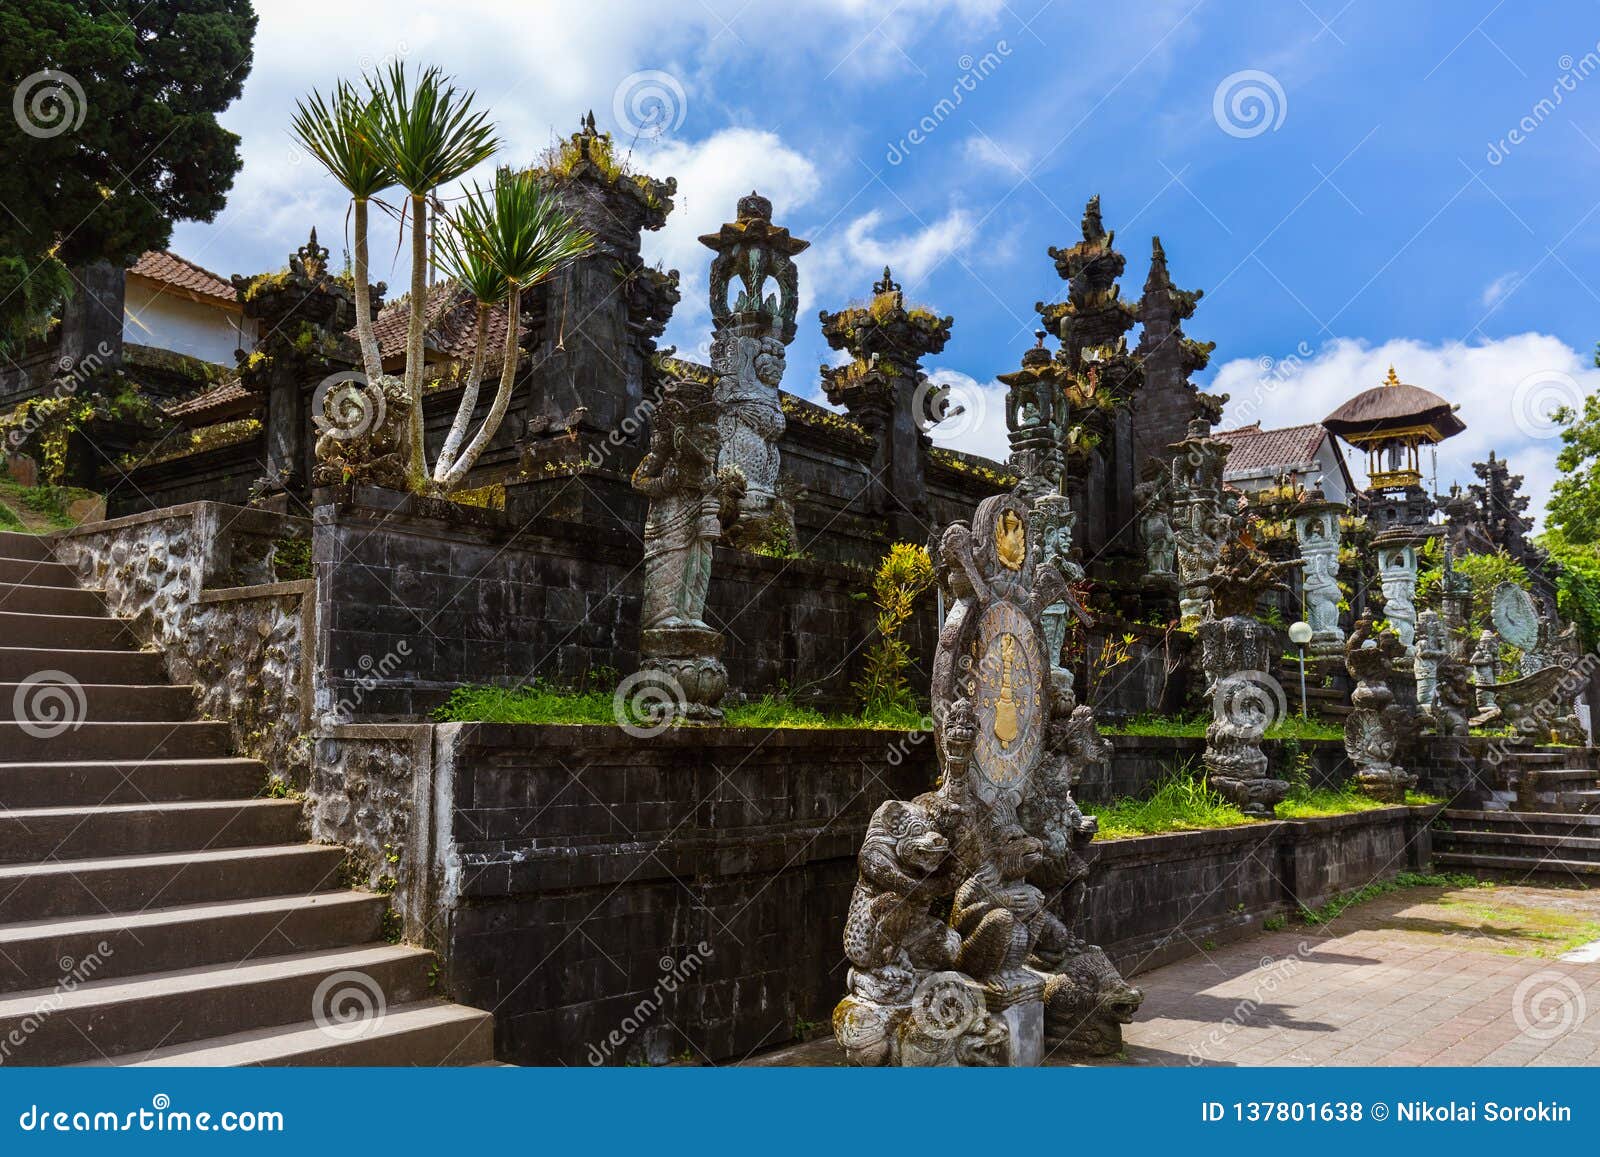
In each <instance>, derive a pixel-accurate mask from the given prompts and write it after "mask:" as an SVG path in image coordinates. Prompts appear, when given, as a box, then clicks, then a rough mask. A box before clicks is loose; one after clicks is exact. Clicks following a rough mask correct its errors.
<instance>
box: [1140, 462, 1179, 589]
mask: <svg viewBox="0 0 1600 1157" xmlns="http://www.w3.org/2000/svg"><path fill="white" fill-rule="evenodd" d="M1153 465H1155V466H1156V467H1157V468H1156V469H1154V470H1147V471H1146V472H1145V479H1144V481H1143V482H1140V483H1139V485H1137V486H1135V487H1134V488H1133V501H1134V508H1135V509H1136V510H1137V511H1138V512H1139V545H1140V546H1141V547H1143V548H1144V558H1145V572H1144V576H1143V578H1142V579H1141V582H1142V583H1143V584H1144V585H1145V586H1147V587H1154V588H1156V589H1158V590H1168V589H1171V588H1173V587H1175V586H1177V580H1178V574H1177V571H1176V570H1175V569H1174V567H1175V566H1176V565H1177V561H1178V545H1177V538H1176V536H1175V535H1174V534H1173V532H1172V493H1171V489H1170V487H1169V480H1168V477H1167V474H1166V472H1165V471H1163V470H1161V469H1160V468H1159V467H1160V464H1159V463H1153Z"/></svg>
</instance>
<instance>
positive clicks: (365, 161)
mask: <svg viewBox="0 0 1600 1157" xmlns="http://www.w3.org/2000/svg"><path fill="white" fill-rule="evenodd" d="M377 108H378V102H377V98H376V96H375V95H373V94H370V93H369V94H368V95H367V96H361V95H360V94H358V93H357V92H356V90H355V89H354V87H352V86H351V85H350V84H349V83H347V82H345V81H342V80H341V81H340V82H339V83H338V84H337V85H335V86H334V89H333V95H332V97H331V98H330V99H327V100H324V99H323V96H322V94H321V93H319V92H316V91H313V92H312V93H311V95H310V96H308V97H306V98H305V99H304V100H301V101H297V102H296V103H295V113H294V117H293V119H292V120H291V121H290V131H291V132H292V133H293V135H294V137H295V139H296V140H298V141H299V142H300V145H301V147H302V148H304V149H305V150H306V152H308V153H310V154H311V155H312V156H313V157H315V158H316V159H317V160H318V161H320V162H321V163H322V166H323V167H324V168H325V169H327V170H328V172H329V173H331V174H332V175H333V179H334V180H336V181H338V182H339V184H341V185H343V186H344V188H345V190H346V191H347V192H348V193H349V194H350V197H351V200H352V202H353V207H354V212H355V280H356V284H355V298H356V340H357V343H358V344H359V345H360V347H361V368H362V370H363V371H364V372H365V373H366V375H367V379H368V380H369V381H376V380H377V379H378V377H379V375H380V374H382V373H383V364H382V361H381V359H380V358H379V356H378V339H377V338H376V337H375V336H373V332H372V301H371V294H370V292H369V289H368V286H367V209H368V204H369V202H371V201H372V200H373V199H374V198H376V197H377V196H378V194H379V193H381V192H383V191H384V190H385V189H387V188H389V187H390V186H391V185H393V184H394V183H395V175H394V171H393V170H392V169H391V168H390V167H389V165H388V164H387V163H386V162H385V161H384V160H383V159H382V158H381V157H380V156H379V154H378V148H377V123H378V121H377Z"/></svg>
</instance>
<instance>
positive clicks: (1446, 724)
mask: <svg viewBox="0 0 1600 1157" xmlns="http://www.w3.org/2000/svg"><path fill="white" fill-rule="evenodd" d="M1473 710H1474V697H1473V687H1472V669H1471V668H1470V667H1468V666H1467V664H1466V663H1465V662H1463V661H1462V660H1461V659H1458V658H1456V657H1455V656H1454V655H1450V654H1446V655H1444V656H1443V657H1442V658H1441V659H1440V660H1439V669H1438V683H1437V685H1436V687H1435V689H1434V695H1433V726H1434V729H1435V730H1436V731H1437V732H1438V733H1439V734H1440V735H1445V736H1451V737H1459V736H1463V735H1467V734H1468V733H1469V726H1468V721H1469V720H1470V719H1471V717H1472V714H1473Z"/></svg>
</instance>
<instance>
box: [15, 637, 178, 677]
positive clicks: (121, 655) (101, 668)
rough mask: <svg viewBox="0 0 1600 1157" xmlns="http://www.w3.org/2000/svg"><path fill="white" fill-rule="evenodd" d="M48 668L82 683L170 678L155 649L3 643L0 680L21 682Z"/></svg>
mask: <svg viewBox="0 0 1600 1157" xmlns="http://www.w3.org/2000/svg"><path fill="white" fill-rule="evenodd" d="M46 671H49V672H56V673H59V674H61V675H65V676H67V677H68V678H71V679H75V680H77V681H78V682H79V683H164V682H166V679H167V675H166V667H165V665H164V664H163V663H162V659H161V656H160V655H158V654H156V653H155V652H154V651H65V650H58V649H56V648H54V647H4V646H0V683H20V682H22V681H23V680H24V679H31V678H33V677H34V676H35V675H38V674H40V673H41V672H46Z"/></svg>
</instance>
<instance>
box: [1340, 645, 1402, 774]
mask: <svg viewBox="0 0 1600 1157" xmlns="http://www.w3.org/2000/svg"><path fill="white" fill-rule="evenodd" d="M1405 658H1406V649H1405V647H1404V646H1403V645H1402V644H1401V642H1400V639H1399V636H1398V635H1396V634H1395V632H1394V631H1391V630H1384V631H1380V632H1378V633H1377V634H1376V635H1374V633H1373V626H1372V619H1371V618H1369V617H1364V618H1362V619H1361V620H1360V621H1358V622H1357V623H1356V627H1355V630H1353V631H1352V632H1350V641H1349V643H1348V644H1347V645H1346V647H1345V667H1346V669H1347V670H1348V671H1349V672H1350V676H1351V678H1353V679H1355V680H1356V689H1355V691H1354V692H1352V693H1351V696H1350V702H1351V704H1352V706H1353V707H1354V708H1355V709H1354V710H1353V711H1352V712H1351V713H1350V715H1349V717H1348V718H1347V719H1346V720H1345V726H1344V750H1345V754H1346V755H1347V756H1348V757H1349V759H1350V762H1351V763H1352V764H1353V765H1354V766H1355V769H1356V773H1355V780H1356V785H1357V786H1358V787H1360V789H1361V790H1362V791H1363V792H1365V793H1366V794H1367V795H1370V796H1371V797H1372V798H1374V799H1378V800H1383V801H1384V802H1386V803H1403V802H1404V801H1405V797H1406V792H1407V791H1409V790H1410V789H1411V788H1413V787H1415V786H1416V783H1417V777H1416V776H1414V775H1411V774H1409V773H1408V772H1406V771H1405V770H1404V769H1403V768H1401V767H1399V766H1397V765H1396V764H1395V762H1394V759H1395V753H1396V752H1397V751H1398V749H1399V747H1400V743H1401V741H1402V740H1403V739H1405V738H1406V737H1407V736H1408V735H1409V734H1411V732H1412V731H1413V730H1414V729H1415V726H1416V719H1415V714H1414V712H1413V711H1412V710H1411V709H1410V708H1407V707H1403V706H1401V705H1400V704H1397V703H1396V702H1395V701H1394V698H1395V697H1394V691H1393V690H1392V689H1391V688H1390V686H1389V681H1390V679H1392V678H1393V677H1394V673H1395V665H1396V664H1397V663H1400V662H1402V661H1403V660H1404V659H1405Z"/></svg>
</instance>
